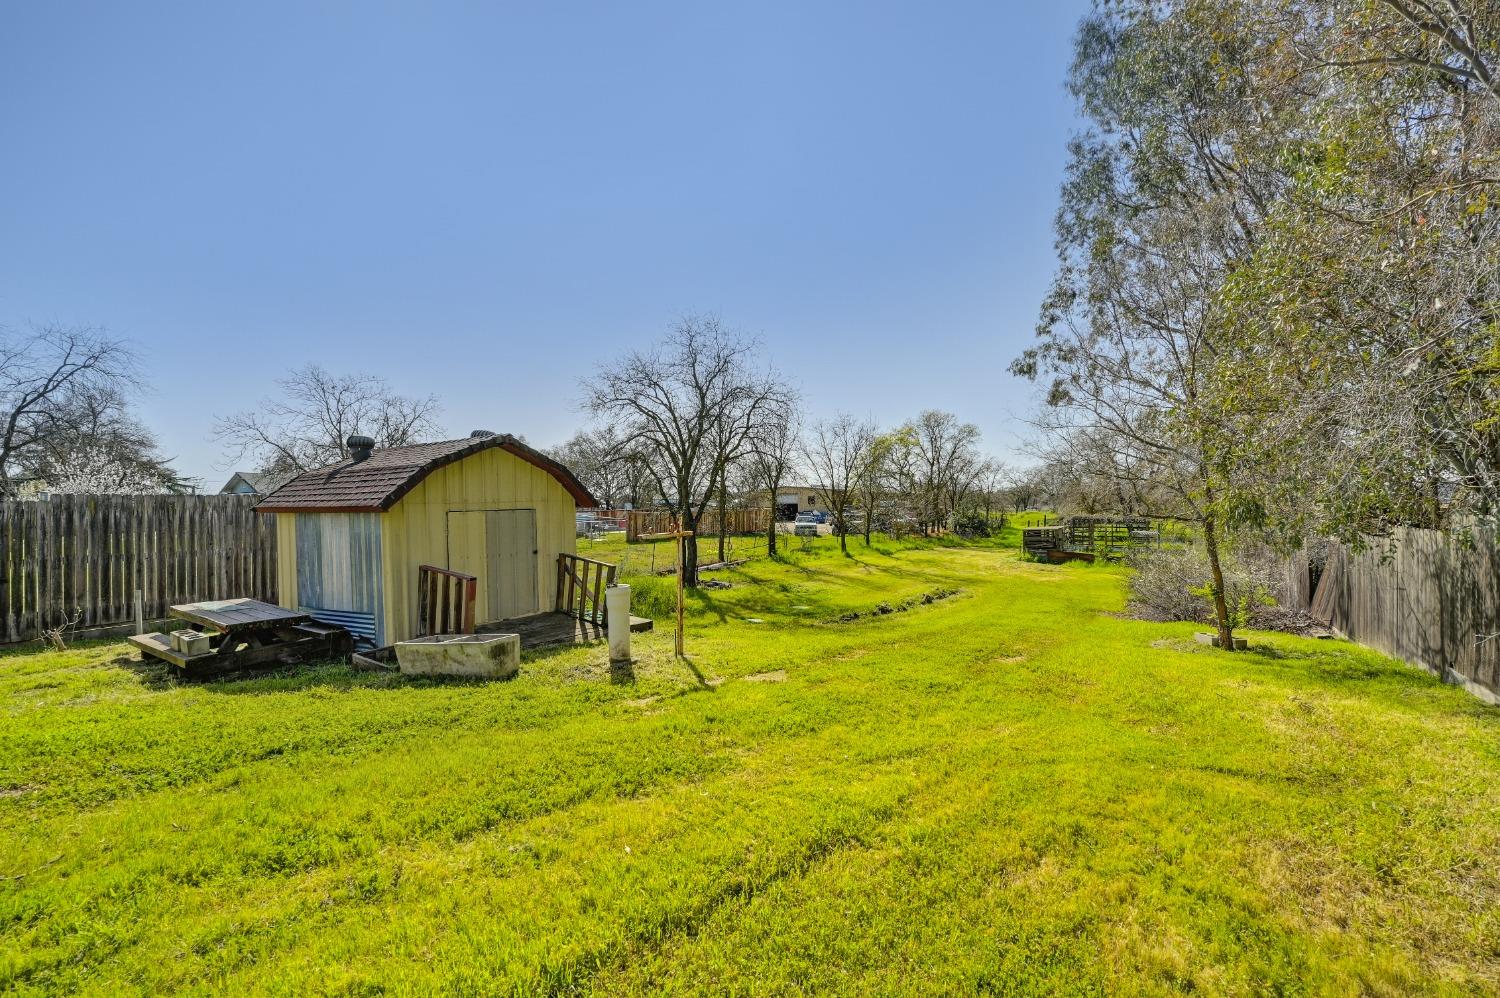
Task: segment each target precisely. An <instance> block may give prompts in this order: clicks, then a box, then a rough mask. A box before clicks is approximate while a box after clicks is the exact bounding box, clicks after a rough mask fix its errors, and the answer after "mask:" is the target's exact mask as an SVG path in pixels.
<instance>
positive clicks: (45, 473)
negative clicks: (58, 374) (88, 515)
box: [18, 387, 196, 495]
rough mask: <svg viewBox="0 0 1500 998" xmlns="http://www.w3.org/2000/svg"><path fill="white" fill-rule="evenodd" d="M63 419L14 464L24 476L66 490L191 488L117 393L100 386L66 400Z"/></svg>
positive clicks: (166, 490)
mask: <svg viewBox="0 0 1500 998" xmlns="http://www.w3.org/2000/svg"><path fill="white" fill-rule="evenodd" d="M65 411H66V419H65V420H64V421H63V424H62V425H61V426H59V427H58V429H57V430H56V431H55V432H52V433H49V434H47V435H46V436H44V437H42V439H41V440H39V441H38V443H37V445H36V446H35V447H34V448H32V449H31V450H30V451H29V452H28V453H27V454H26V455H24V457H23V458H22V460H21V461H20V462H18V463H19V465H20V466H21V467H23V468H24V469H26V475H25V477H26V478H27V479H29V480H32V481H35V482H37V483H38V484H39V485H41V484H45V487H46V488H47V490H48V491H50V492H54V493H61V494H64V495H67V494H121V493H127V494H132V495H140V494H159V493H184V492H190V491H192V489H193V488H194V486H195V484H196V483H195V482H192V481H189V480H187V479H185V478H183V477H182V476H181V475H180V474H178V473H177V472H176V471H175V470H174V469H173V468H172V466H171V461H170V459H169V458H166V457H163V456H162V455H161V453H160V451H159V447H158V444H157V441H156V436H155V435H154V434H153V433H152V432H151V431H150V430H149V429H147V428H146V427H145V426H143V425H142V424H141V423H140V422H139V421H138V420H136V419H135V418H134V417H132V416H131V415H130V411H129V406H128V404H127V403H126V400H125V396H124V394H123V393H122V392H120V391H118V390H116V389H114V388H111V387H99V388H95V389H94V390H91V391H89V392H86V393H80V394H78V395H76V396H74V397H72V398H70V399H69V400H68V402H67V403H66V405H65Z"/></svg>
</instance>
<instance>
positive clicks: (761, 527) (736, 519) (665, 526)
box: [625, 506, 771, 541]
mask: <svg viewBox="0 0 1500 998" xmlns="http://www.w3.org/2000/svg"><path fill="white" fill-rule="evenodd" d="M770 516H771V510H770V509H769V508H768V507H765V506H761V507H758V508H756V509H731V510H726V511H725V516H724V524H725V527H726V528H727V529H726V530H725V533H729V534H763V533H765V532H766V530H767V529H768V528H769V527H770V525H771V523H770ZM676 523H677V521H676V519H675V518H674V517H673V516H672V514H671V513H668V512H667V511H666V510H658V509H632V510H630V511H629V519H628V520H627V521H626V523H625V539H626V540H627V541H633V540H635V539H636V538H637V537H639V536H641V535H642V534H665V533H668V532H669V531H671V530H672V529H673V528H674V527H675V526H676ZM718 532H719V511H718V510H716V509H710V510H707V511H705V512H704V514H703V518H702V519H700V520H699V521H698V535H699V536H700V537H708V536H712V535H717V534H718Z"/></svg>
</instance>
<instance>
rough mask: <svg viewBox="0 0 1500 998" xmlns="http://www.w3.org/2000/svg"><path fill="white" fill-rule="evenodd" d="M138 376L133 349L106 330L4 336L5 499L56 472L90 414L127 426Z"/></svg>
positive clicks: (1, 432) (0, 400)
mask: <svg viewBox="0 0 1500 998" xmlns="http://www.w3.org/2000/svg"><path fill="white" fill-rule="evenodd" d="M134 373H135V363H134V357H133V356H132V354H131V352H130V350H129V348H128V347H126V345H125V344H124V343H122V342H121V341H120V340H117V339H114V338H113V337H111V336H108V335H107V334H105V333H104V332H103V331H102V330H99V329H94V328H90V327H64V326H56V325H47V326H37V327H33V328H32V329H31V331H30V332H29V333H25V334H16V333H13V332H11V331H10V330H0V495H5V496H13V495H15V494H16V492H17V490H18V488H19V487H20V486H21V485H22V484H24V483H25V482H27V481H41V480H43V479H44V476H45V475H46V474H47V473H48V472H49V471H51V470H55V464H54V461H55V458H56V456H57V454H58V453H59V452H61V451H64V450H66V449H68V448H67V446H66V445H65V444H64V441H65V440H68V439H72V440H74V441H76V440H77V439H78V432H77V431H78V427H79V423H80V420H84V419H86V418H87V417H88V414H89V413H90V412H95V413H97V414H99V415H100V416H101V417H102V416H104V415H106V414H107V415H109V416H110V417H111V418H112V419H113V420H114V421H115V422H116V424H118V423H119V421H120V420H122V419H124V418H125V411H124V406H123V402H122V401H121V400H122V399H123V398H124V394H123V393H124V391H125V390H126V389H127V388H129V387H130V386H131V384H132V378H133V375H134ZM49 448H51V451H52V453H51V457H50V458H49V453H48V451H49Z"/></svg>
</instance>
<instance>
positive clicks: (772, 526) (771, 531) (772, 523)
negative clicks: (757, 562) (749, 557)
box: [766, 489, 776, 558]
mask: <svg viewBox="0 0 1500 998" xmlns="http://www.w3.org/2000/svg"><path fill="white" fill-rule="evenodd" d="M766 555H767V556H768V557H771V558H774V557H776V490H775V489H772V490H771V515H770V516H768V517H766Z"/></svg>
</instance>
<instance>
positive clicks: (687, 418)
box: [584, 316, 784, 586]
mask: <svg viewBox="0 0 1500 998" xmlns="http://www.w3.org/2000/svg"><path fill="white" fill-rule="evenodd" d="M756 359H757V357H756V347H755V344H754V343H753V342H752V341H749V340H747V339H745V338H744V337H743V336H740V335H737V334H735V333H734V332H732V331H730V330H728V329H726V328H725V327H724V326H723V324H722V323H720V321H719V320H718V318H717V317H715V316H703V317H699V316H689V317H687V318H684V319H682V320H681V321H679V322H678V323H677V325H676V326H675V327H674V328H673V330H672V332H671V333H670V334H669V335H668V336H667V337H666V339H664V340H663V341H662V342H660V343H657V344H656V345H654V346H653V347H651V348H650V349H648V350H638V351H632V352H630V353H629V354H627V355H626V356H625V357H624V358H623V359H622V360H620V361H618V362H616V363H613V364H608V365H604V366H601V367H600V369H599V370H598V372H597V373H596V374H595V376H594V377H593V378H592V379H591V380H590V381H588V382H587V383H586V385H585V394H584V405H585V407H586V408H587V409H588V410H589V411H590V412H592V413H593V414H594V415H595V416H597V417H601V418H605V419H609V420H611V421H613V422H614V423H615V424H616V425H617V426H618V427H619V428H620V432H621V435H622V437H623V438H625V439H627V440H629V441H631V444H632V446H633V447H634V448H635V450H636V452H637V453H639V454H640V457H641V460H642V462H643V463H644V465H645V468H646V470H647V473H648V475H649V476H650V478H651V481H652V485H653V487H654V488H655V490H656V491H657V492H658V493H660V495H661V496H662V499H663V501H664V502H665V503H666V505H667V508H668V509H669V510H671V511H672V513H673V514H675V515H676V517H677V519H678V521H679V522H680V523H681V524H682V527H683V529H685V530H690V531H693V534H694V536H693V537H692V538H690V539H689V540H688V541H687V543H686V544H685V545H684V547H685V556H684V559H683V581H684V583H685V584H687V585H689V586H696V585H697V584H698V537H697V530H698V522H699V520H700V519H701V518H702V515H703V512H704V510H705V509H707V508H708V504H709V502H711V501H712V500H713V498H714V495H715V489H716V488H718V487H721V483H722V482H723V481H724V479H725V476H726V469H727V465H728V463H729V462H730V461H733V460H736V459H738V458H739V457H740V456H742V455H743V454H744V453H745V449H746V441H747V440H748V439H749V438H750V435H751V434H752V433H753V432H754V430H755V429H756V428H757V427H758V426H760V425H761V423H762V421H763V420H764V419H766V418H768V414H769V413H770V412H772V411H774V410H775V409H776V408H778V407H780V406H781V405H783V404H784V392H783V391H782V389H780V388H779V387H778V386H777V384H776V380H775V378H774V377H772V376H770V375H769V374H761V373H758V372H757V371H756V370H755V367H756V366H757V365H756Z"/></svg>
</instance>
